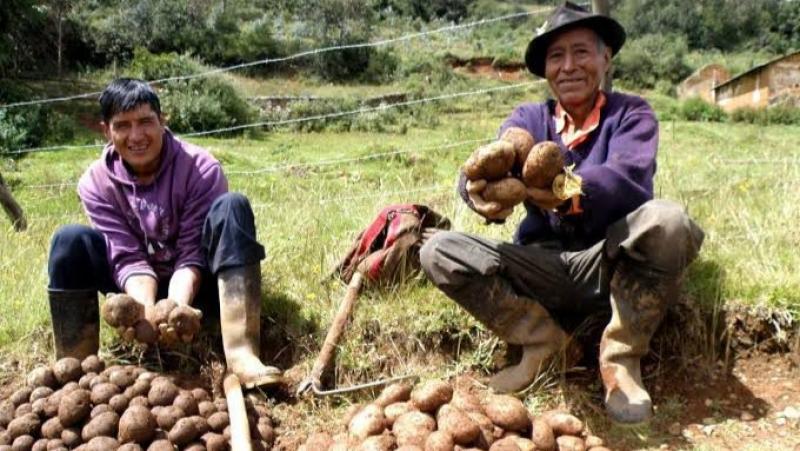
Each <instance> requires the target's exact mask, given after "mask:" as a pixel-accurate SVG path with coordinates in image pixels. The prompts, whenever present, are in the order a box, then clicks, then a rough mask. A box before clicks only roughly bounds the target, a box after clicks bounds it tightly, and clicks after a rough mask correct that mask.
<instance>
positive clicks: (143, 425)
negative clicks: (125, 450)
mask: <svg viewBox="0 0 800 451" xmlns="http://www.w3.org/2000/svg"><path fill="white" fill-rule="evenodd" d="M155 432H156V420H155V419H154V418H153V415H152V414H151V413H150V410H149V409H147V408H146V407H143V406H133V407H131V408H129V409H128V410H126V411H125V413H123V414H122V417H121V418H120V419H119V435H118V438H119V441H120V442H121V443H129V442H136V443H147V442H149V441H150V440H152V438H153V435H155Z"/></svg>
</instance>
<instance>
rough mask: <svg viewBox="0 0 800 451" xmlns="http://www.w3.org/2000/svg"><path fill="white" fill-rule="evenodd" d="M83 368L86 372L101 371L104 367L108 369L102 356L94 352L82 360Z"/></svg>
mask: <svg viewBox="0 0 800 451" xmlns="http://www.w3.org/2000/svg"><path fill="white" fill-rule="evenodd" d="M81 369H82V370H83V372H84V373H98V374H99V373H100V372H102V371H103V370H104V369H106V364H105V362H103V361H102V360H101V359H100V357H97V356H96V355H94V354H92V355H90V356H88V357H86V358H85V359H83V361H82V362H81Z"/></svg>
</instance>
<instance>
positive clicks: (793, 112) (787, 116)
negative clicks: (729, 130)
mask: <svg viewBox="0 0 800 451" xmlns="http://www.w3.org/2000/svg"><path fill="white" fill-rule="evenodd" d="M731 120H732V121H734V122H745V123H748V124H758V125H800V108H797V107H792V106H787V105H779V106H774V107H770V108H766V109H761V110H757V109H755V108H739V109H737V110H735V111H734V112H732V113H731Z"/></svg>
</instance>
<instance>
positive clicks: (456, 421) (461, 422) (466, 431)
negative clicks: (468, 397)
mask: <svg viewBox="0 0 800 451" xmlns="http://www.w3.org/2000/svg"><path fill="white" fill-rule="evenodd" d="M436 423H437V425H438V427H439V430H440V431H443V432H446V433H448V434H450V436H451V437H453V441H454V442H455V443H456V444H458V445H468V444H470V443H472V442H473V441H475V439H477V438H478V436H479V435H480V433H481V430H480V427H478V425H477V424H476V423H475V422H474V421H472V419H471V418H470V417H469V416H468V415H467V414H466V413H464V411H463V410H461V409H459V408H458V407H454V406H452V405H450V404H445V405H443V406H442V407H440V408H439V411H438V412H437V413H436Z"/></svg>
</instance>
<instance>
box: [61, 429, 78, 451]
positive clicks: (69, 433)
mask: <svg viewBox="0 0 800 451" xmlns="http://www.w3.org/2000/svg"><path fill="white" fill-rule="evenodd" d="M61 441H62V442H64V445H66V447H67V448H74V447H76V446H78V445H80V444H81V434H80V431H78V428H66V429H64V431H63V432H61Z"/></svg>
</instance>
